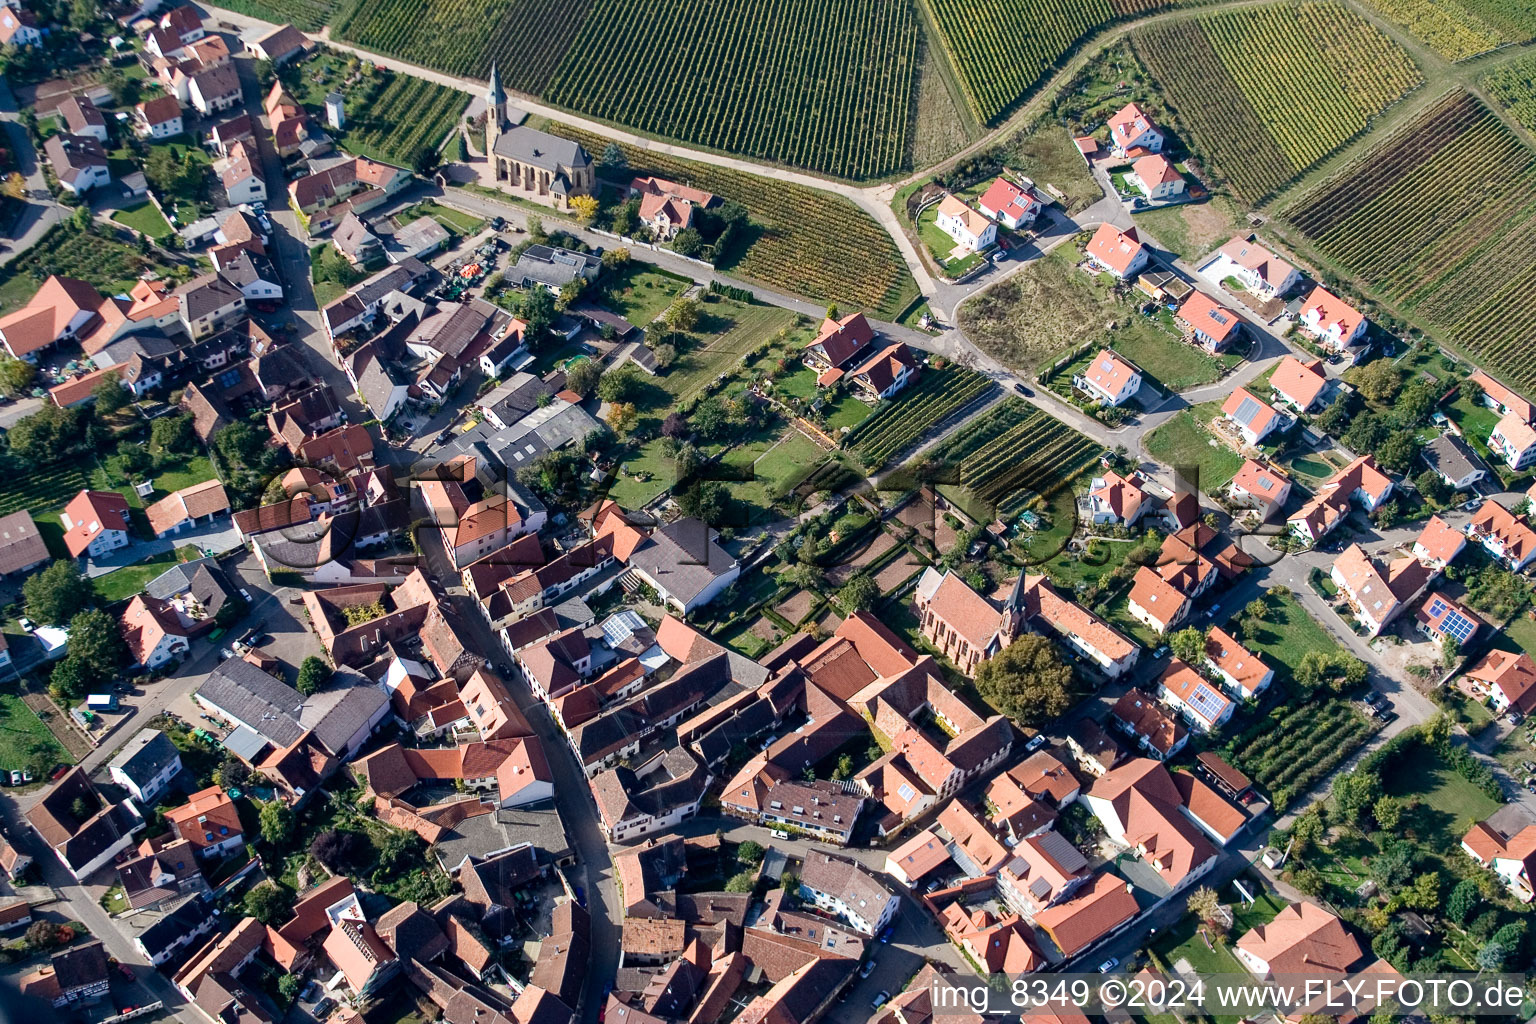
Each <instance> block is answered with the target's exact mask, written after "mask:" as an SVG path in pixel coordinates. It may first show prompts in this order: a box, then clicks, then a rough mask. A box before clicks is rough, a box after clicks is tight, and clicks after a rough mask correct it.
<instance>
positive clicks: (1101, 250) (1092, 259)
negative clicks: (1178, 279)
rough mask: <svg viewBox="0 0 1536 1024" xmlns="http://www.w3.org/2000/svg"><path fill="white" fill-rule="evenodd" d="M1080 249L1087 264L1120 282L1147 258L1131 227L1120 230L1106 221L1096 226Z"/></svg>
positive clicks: (1134, 274) (1139, 240) (1146, 253)
mask: <svg viewBox="0 0 1536 1024" xmlns="http://www.w3.org/2000/svg"><path fill="white" fill-rule="evenodd" d="M1084 251H1085V254H1086V255H1087V257H1088V262H1089V263H1091V264H1093V265H1094V266H1095V267H1097V268H1099V269H1100V270H1102V271H1105V272H1107V273H1110V274H1114V275H1115V276H1116V277H1118V278H1120V280H1122V281H1124V280H1126V279H1128V278H1131V277H1134V276H1136V274H1137V273H1138V272H1139V271H1140V270H1141V269H1142V268H1143V267H1145V266H1146V265H1147V262H1148V260H1149V259H1150V258H1151V257H1150V255H1149V254H1148V252H1147V247H1146V246H1145V245H1143V244H1142V242H1141V236H1140V235H1138V234H1137V233H1136V229H1135V228H1126V229H1125V230H1124V231H1121V230H1120V229H1119V228H1117V227H1115V226H1114V225H1113V224H1110V223H1108V222H1107V221H1106V222H1105V223H1103V224H1100V225H1099V229H1098V230H1097V231H1095V232H1094V233H1093V238H1091V239H1090V240H1089V242H1088V248H1087V249H1086V250H1084Z"/></svg>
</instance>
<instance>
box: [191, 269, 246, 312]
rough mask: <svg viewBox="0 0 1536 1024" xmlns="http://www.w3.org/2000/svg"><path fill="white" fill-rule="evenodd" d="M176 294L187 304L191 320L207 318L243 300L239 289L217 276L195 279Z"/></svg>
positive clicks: (211, 275)
mask: <svg viewBox="0 0 1536 1024" xmlns="http://www.w3.org/2000/svg"><path fill="white" fill-rule="evenodd" d="M176 294H177V296H178V297H180V298H181V299H183V300H184V301H185V302H186V304H187V318H188V319H189V320H197V319H199V318H200V317H204V316H207V315H208V314H209V313H213V312H216V311H218V310H220V309H223V308H224V307H225V306H228V305H229V304H230V303H232V302H235V301H236V300H238V299H239V298H241V295H240V291H239V289H237V288H236V287H235V286H234V285H232V284H229V283H228V282H226V281H224V280H222V279H221V278H220V277H219V275H217V274H204V275H203V276H202V277H198V278H194V279H192V280H191V281H188V282H187V283H186V284H184V285H182V286H181V287H180V288H178V289H176Z"/></svg>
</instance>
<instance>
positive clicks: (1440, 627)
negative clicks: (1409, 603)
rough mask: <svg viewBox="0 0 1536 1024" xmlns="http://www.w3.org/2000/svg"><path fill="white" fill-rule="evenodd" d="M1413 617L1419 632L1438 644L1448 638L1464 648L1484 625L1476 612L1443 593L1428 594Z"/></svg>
mask: <svg viewBox="0 0 1536 1024" xmlns="http://www.w3.org/2000/svg"><path fill="white" fill-rule="evenodd" d="M1414 617H1415V619H1417V620H1418V630H1419V632H1420V633H1423V634H1424V635H1425V636H1427V637H1429V638H1430V639H1431V640H1433V641H1434V642H1435V643H1439V644H1443V643H1445V641H1446V639H1447V638H1449V639H1451V640H1454V641H1455V642H1456V644H1457V646H1458V647H1459V648H1465V647H1466V646H1467V644H1468V643H1470V642H1471V640H1472V637H1474V636H1476V635H1477V631H1478V630H1479V629H1482V628H1483V627H1484V626H1485V625H1486V623H1484V622H1483V620H1482V619H1481V618H1479V617H1478V615H1477V613H1476V612H1474V611H1472V610H1471V609H1470V608H1467V607H1466V606H1465V605H1463V604H1462V603H1461V602H1460V601H1457V600H1456V599H1455V598H1452V597H1448V596H1447V595H1445V594H1430V595H1429V596H1428V597H1426V598H1425V599H1424V603H1423V605H1421V606H1420V607H1419V610H1418V612H1417V613H1416V614H1415V616H1414Z"/></svg>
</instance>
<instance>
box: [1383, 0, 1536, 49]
mask: <svg viewBox="0 0 1536 1024" xmlns="http://www.w3.org/2000/svg"><path fill="white" fill-rule="evenodd" d="M1366 3H1368V4H1370V6H1372V7H1374V8H1376V10H1378V11H1380V12H1381V13H1382V14H1384V15H1386V16H1387V17H1388V18H1391V19H1392V20H1393V21H1395V22H1397V23H1398V24H1399V25H1402V26H1403V27H1404V28H1406V29H1407V30H1408V31H1409V32H1410V33H1411V34H1412V35H1413V36H1414V37H1415V38H1416V39H1418V40H1419V41H1421V42H1422V43H1424V45H1426V46H1428V47H1429V48H1430V49H1432V50H1434V51H1435V52H1436V53H1438V54H1440V56H1442V57H1444V58H1445V59H1446V60H1466V59H1467V58H1468V57H1475V56H1477V55H1478V54H1480V53H1486V52H1488V51H1489V50H1492V49H1496V48H1497V47H1500V46H1503V45H1505V44H1506V43H1528V42H1530V41H1531V40H1532V39H1533V38H1536V7H1533V6H1532V5H1531V4H1530V3H1528V2H1527V0H1366Z"/></svg>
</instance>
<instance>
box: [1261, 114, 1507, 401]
mask: <svg viewBox="0 0 1536 1024" xmlns="http://www.w3.org/2000/svg"><path fill="white" fill-rule="evenodd" d="M1533 187H1536V154H1533V153H1532V151H1531V149H1530V148H1529V147H1527V146H1526V145H1525V143H1524V142H1522V141H1521V139H1520V138H1519V137H1517V136H1516V135H1515V133H1514V132H1513V131H1511V130H1510V129H1509V128H1508V127H1507V126H1506V125H1505V124H1504V122H1503V121H1501V120H1500V119H1499V118H1498V117H1497V116H1495V115H1494V114H1493V113H1492V112H1491V111H1489V110H1488V109H1487V108H1486V107H1484V106H1483V105H1482V104H1481V103H1480V102H1478V100H1477V99H1475V98H1474V97H1472V96H1471V95H1469V94H1467V93H1466V92H1463V91H1460V90H1456V91H1453V92H1450V93H1448V94H1446V96H1445V97H1443V98H1442V99H1441V100H1439V101H1438V102H1436V103H1434V104H1433V105H1431V106H1430V107H1428V108H1427V109H1426V110H1425V111H1424V112H1423V113H1422V114H1420V115H1419V116H1417V117H1415V118H1414V119H1413V120H1412V121H1411V122H1409V123H1408V124H1406V125H1404V126H1403V128H1402V129H1401V130H1400V131H1398V132H1396V133H1394V134H1393V135H1392V136H1390V137H1389V138H1387V139H1386V140H1384V141H1383V142H1382V143H1380V144H1379V145H1378V146H1376V147H1374V148H1373V149H1372V150H1370V151H1369V152H1367V153H1366V154H1365V155H1364V156H1363V157H1361V158H1360V160H1358V161H1356V162H1355V163H1353V164H1351V165H1350V166H1349V167H1347V168H1346V169H1345V170H1344V171H1342V172H1341V173H1340V174H1339V175H1338V176H1337V177H1336V178H1333V179H1331V180H1330V181H1328V182H1325V183H1324V184H1323V185H1321V186H1319V187H1318V188H1316V189H1314V190H1312V191H1310V192H1308V193H1307V194H1305V195H1303V196H1301V197H1299V198H1298V199H1297V200H1295V201H1294V202H1293V203H1292V204H1291V205H1290V207H1289V208H1288V209H1287V210H1286V211H1285V214H1286V216H1287V217H1288V218H1289V219H1290V221H1291V222H1292V223H1293V224H1294V225H1295V227H1296V228H1297V229H1298V230H1299V231H1300V232H1301V233H1302V234H1303V235H1304V236H1305V237H1306V238H1307V240H1308V241H1310V242H1311V243H1312V245H1313V246H1314V247H1315V248H1316V249H1317V251H1318V252H1319V253H1320V254H1321V255H1322V256H1323V257H1325V258H1326V259H1327V260H1329V261H1331V262H1332V263H1333V264H1334V265H1335V267H1337V268H1338V269H1339V270H1340V271H1341V272H1343V273H1345V274H1348V275H1350V276H1352V277H1354V278H1356V279H1357V280H1359V281H1360V282H1361V283H1362V284H1363V285H1364V286H1365V287H1366V288H1368V289H1369V290H1370V292H1371V293H1373V295H1374V297H1375V298H1377V299H1379V300H1381V301H1383V302H1386V303H1388V304H1390V305H1392V306H1394V307H1395V308H1396V310H1397V312H1399V313H1400V314H1402V315H1404V316H1406V317H1410V318H1412V319H1415V320H1417V321H1419V323H1420V324H1422V325H1423V326H1424V327H1425V328H1426V329H1427V330H1428V331H1429V332H1430V333H1431V334H1432V335H1433V336H1435V337H1436V339H1437V340H1439V341H1442V342H1448V343H1450V344H1451V345H1454V346H1456V347H1458V348H1460V349H1462V350H1464V351H1465V352H1467V353H1468V354H1470V355H1471V357H1472V358H1474V359H1476V360H1478V361H1479V362H1481V363H1482V364H1483V365H1484V366H1485V368H1486V369H1487V370H1488V371H1489V372H1490V373H1492V374H1494V375H1495V376H1497V377H1499V378H1500V379H1502V380H1506V381H1508V382H1509V383H1510V384H1512V385H1514V386H1516V387H1523V388H1530V387H1532V386H1533V385H1536V230H1533V222H1536V210H1533V209H1532V207H1531V194H1532V189H1533ZM1431 194H1432V195H1434V196H1435V202H1434V203H1432V204H1428V205H1426V204H1425V203H1424V202H1423V197H1424V196H1425V195H1431Z"/></svg>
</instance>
